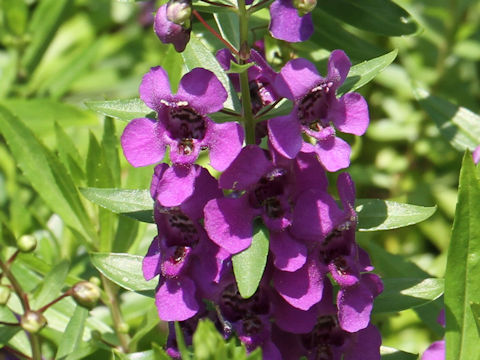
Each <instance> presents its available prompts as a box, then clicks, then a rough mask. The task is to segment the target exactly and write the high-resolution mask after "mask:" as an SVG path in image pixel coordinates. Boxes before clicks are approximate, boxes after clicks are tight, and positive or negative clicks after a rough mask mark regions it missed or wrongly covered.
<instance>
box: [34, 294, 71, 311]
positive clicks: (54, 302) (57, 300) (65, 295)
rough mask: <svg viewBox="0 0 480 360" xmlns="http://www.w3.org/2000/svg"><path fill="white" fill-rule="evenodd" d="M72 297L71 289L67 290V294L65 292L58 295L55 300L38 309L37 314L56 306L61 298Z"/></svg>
mask: <svg viewBox="0 0 480 360" xmlns="http://www.w3.org/2000/svg"><path fill="white" fill-rule="evenodd" d="M70 295H72V289H69V290H68V291H67V292H65V293H64V294H62V295H60V296H59V297H57V298H56V299H55V300H53V301H51V302H49V303H48V304H47V305H44V306H42V307H41V308H40V309H38V311H39V312H41V313H43V312H44V311H45V310H47V309H48V308H49V307H50V306H52V305H54V304H56V303H57V302H59V301H60V300H62V299H63V298H65V297H67V296H70Z"/></svg>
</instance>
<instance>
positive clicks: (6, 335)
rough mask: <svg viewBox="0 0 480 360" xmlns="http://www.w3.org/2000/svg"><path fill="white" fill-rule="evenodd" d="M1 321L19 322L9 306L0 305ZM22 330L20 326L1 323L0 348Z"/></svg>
mask: <svg viewBox="0 0 480 360" xmlns="http://www.w3.org/2000/svg"><path fill="white" fill-rule="evenodd" d="M0 321H5V322H9V323H18V320H17V318H16V317H15V315H14V313H13V312H12V310H10V309H9V308H8V307H7V306H0ZM20 330H22V328H21V327H20V326H6V325H0V349H1V348H2V347H3V346H4V345H6V344H7V343H8V341H9V340H10V339H11V338H12V337H14V336H15V334H16V333H17V332H19V331H20Z"/></svg>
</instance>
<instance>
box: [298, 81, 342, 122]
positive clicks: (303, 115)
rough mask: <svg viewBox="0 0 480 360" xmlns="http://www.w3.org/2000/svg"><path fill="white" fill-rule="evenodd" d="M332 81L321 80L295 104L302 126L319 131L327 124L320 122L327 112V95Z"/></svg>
mask: <svg viewBox="0 0 480 360" xmlns="http://www.w3.org/2000/svg"><path fill="white" fill-rule="evenodd" d="M332 87H333V82H331V81H329V82H321V83H320V84H318V85H317V86H315V87H314V88H313V89H311V90H310V91H309V92H308V93H307V94H306V95H305V96H304V97H303V98H302V99H301V100H300V101H299V102H298V104H297V115H298V118H299V119H300V122H301V124H302V125H303V126H305V127H307V128H309V129H310V130H313V131H320V130H322V129H323V128H324V127H325V126H327V125H328V124H326V123H322V120H323V119H325V117H326V113H327V106H328V102H327V97H328V94H329V93H330V92H331V90H332V89H331V88H332Z"/></svg>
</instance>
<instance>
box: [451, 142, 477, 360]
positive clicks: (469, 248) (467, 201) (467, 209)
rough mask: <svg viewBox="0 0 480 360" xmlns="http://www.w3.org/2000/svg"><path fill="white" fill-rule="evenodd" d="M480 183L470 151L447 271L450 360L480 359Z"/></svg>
mask: <svg viewBox="0 0 480 360" xmlns="http://www.w3.org/2000/svg"><path fill="white" fill-rule="evenodd" d="M479 214H480V180H479V179H478V177H477V176H476V169H475V166H474V164H473V159H472V155H471V154H470V153H469V152H468V151H467V152H466V153H465V156H464V158H463V163H462V169H461V170H460V182H459V190H458V201H457V208H456V210H455V219H454V222H453V230H452V238H451V241H450V247H449V249H448V257H447V268H446V271H445V315H446V333H445V339H446V360H467V359H468V360H472V359H475V360H476V359H477V358H478V344H479V340H478V331H477V326H476V322H475V316H474V313H473V312H472V308H471V304H472V303H479V302H480V282H479V281H478V274H479V273H480V256H479V254H480V222H479V221H478V216H479Z"/></svg>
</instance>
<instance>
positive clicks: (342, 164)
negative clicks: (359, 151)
mask: <svg viewBox="0 0 480 360" xmlns="http://www.w3.org/2000/svg"><path fill="white" fill-rule="evenodd" d="M351 151H352V150H351V148H350V145H348V143H347V142H345V141H344V140H342V139H340V138H339V137H336V136H331V137H329V138H327V139H325V140H319V141H318V142H317V145H316V146H315V152H316V153H317V156H318V159H319V160H320V162H321V163H322V165H323V166H324V167H325V169H327V170H328V171H332V172H333V171H338V170H340V169H345V168H347V167H348V166H349V165H350V153H351Z"/></svg>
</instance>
